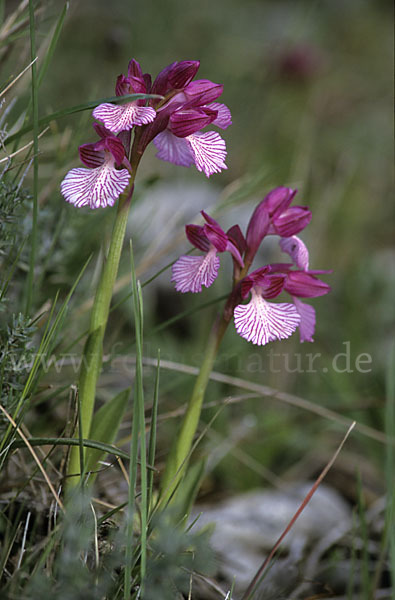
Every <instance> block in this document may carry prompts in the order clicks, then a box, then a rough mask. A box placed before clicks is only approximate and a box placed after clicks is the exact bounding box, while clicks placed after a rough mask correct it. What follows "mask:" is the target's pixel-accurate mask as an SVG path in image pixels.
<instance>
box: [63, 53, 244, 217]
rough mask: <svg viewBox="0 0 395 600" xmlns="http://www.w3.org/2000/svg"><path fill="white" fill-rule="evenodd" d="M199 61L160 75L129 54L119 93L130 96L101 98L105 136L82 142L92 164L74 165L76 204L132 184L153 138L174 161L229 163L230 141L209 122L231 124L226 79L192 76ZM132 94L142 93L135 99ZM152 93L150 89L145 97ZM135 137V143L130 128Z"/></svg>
mask: <svg viewBox="0 0 395 600" xmlns="http://www.w3.org/2000/svg"><path fill="white" fill-rule="evenodd" d="M198 69H199V61H179V62H174V63H172V64H171V65H169V66H167V67H166V68H165V69H163V71H161V72H160V73H159V75H158V76H157V78H156V79H155V81H154V82H153V83H152V82H151V76H150V75H149V74H148V73H144V74H143V72H142V70H141V67H140V65H139V63H138V62H137V61H136V60H134V59H133V60H131V61H130V63H129V67H128V73H127V75H119V77H118V79H117V82H116V86H115V93H116V95H117V96H119V97H122V96H129V98H128V99H127V100H126V101H125V103H124V104H111V103H108V102H106V103H103V104H100V105H99V106H97V107H96V108H95V109H94V111H93V113H92V114H93V117H94V118H95V119H97V121H99V123H95V124H94V126H93V127H94V129H95V131H96V133H97V134H98V135H99V138H100V139H99V141H97V142H96V143H94V144H83V145H82V146H80V148H79V153H80V158H81V161H82V162H83V163H84V165H85V166H86V167H87V168H76V169H71V171H69V172H68V173H67V175H66V177H65V178H64V180H63V181H62V184H61V192H62V194H63V196H64V198H65V200H66V201H67V202H70V203H71V204H74V205H75V206H78V207H81V206H89V207H90V208H92V209H94V208H99V207H105V206H112V205H113V204H114V202H115V201H116V200H117V198H119V196H120V194H121V193H122V192H123V191H125V190H126V188H127V187H128V185H129V182H130V179H131V177H132V176H133V169H134V165H137V164H138V161H139V160H140V157H141V155H142V154H143V152H144V150H145V148H146V147H147V145H148V144H149V143H150V142H151V141H153V143H154V145H155V146H156V147H157V149H158V153H157V155H156V156H157V157H158V158H160V159H162V160H165V161H168V162H171V163H173V164H175V165H181V166H185V167H189V166H191V165H195V166H196V168H197V169H198V170H199V171H201V172H203V173H204V174H205V175H206V176H207V177H209V176H210V175H212V174H213V173H219V172H220V171H221V170H223V169H226V168H227V167H226V165H225V158H226V146H225V142H224V140H223V139H222V138H221V136H220V135H219V134H218V133H217V132H215V131H212V130H209V131H202V129H204V128H205V127H207V126H208V125H215V126H217V127H219V128H221V129H226V128H227V127H228V126H229V125H231V123H232V120H231V114H230V110H229V108H228V107H227V106H225V104H221V103H219V102H216V100H217V99H218V98H219V96H221V94H222V91H223V86H222V85H220V84H217V83H213V82H212V81H209V80H207V79H198V80H194V81H193V79H194V77H195V75H196V73H197V71H198ZM130 95H138V96H136V98H135V99H133V98H132V99H130ZM147 95H149V96H148V97H147ZM132 130H133V131H134V134H135V135H134V141H133V144H131V133H132Z"/></svg>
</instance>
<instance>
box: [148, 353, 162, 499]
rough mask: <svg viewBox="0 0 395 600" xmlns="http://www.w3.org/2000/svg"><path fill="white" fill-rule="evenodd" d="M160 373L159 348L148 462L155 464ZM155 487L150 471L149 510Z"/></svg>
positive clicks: (152, 474)
mask: <svg viewBox="0 0 395 600" xmlns="http://www.w3.org/2000/svg"><path fill="white" fill-rule="evenodd" d="M159 374H160V351H159V350H158V363H157V367H156V374H155V387H154V399H153V403H152V411H151V426H150V434H149V444H148V464H150V465H154V463H155V449H156V427H157V420H158V402H159ZM153 488H154V473H153V471H150V472H149V473H148V496H147V506H148V510H149V509H150V507H151V504H152V492H153Z"/></svg>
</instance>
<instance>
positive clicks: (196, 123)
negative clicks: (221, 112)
mask: <svg viewBox="0 0 395 600" xmlns="http://www.w3.org/2000/svg"><path fill="white" fill-rule="evenodd" d="M215 117H216V113H215V112H214V111H212V110H207V111H205V110H202V109H198V108H190V109H185V110H183V109H181V110H178V111H176V112H175V113H173V114H172V115H171V117H170V121H169V129H170V131H171V133H173V134H174V135H176V136H177V137H180V138H184V137H187V136H188V135H192V134H193V133H196V131H200V129H202V128H203V127H206V125H209V124H210V123H212V122H213V121H214V119H215Z"/></svg>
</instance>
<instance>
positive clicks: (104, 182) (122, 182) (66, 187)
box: [60, 125, 130, 209]
mask: <svg viewBox="0 0 395 600" xmlns="http://www.w3.org/2000/svg"><path fill="white" fill-rule="evenodd" d="M95 130H96V132H97V133H98V134H99V135H100V136H101V139H100V140H99V141H98V142H96V143H94V144H83V145H82V146H80V147H79V155H80V159H81V161H82V162H83V163H84V165H86V166H87V167H88V168H87V169H84V168H82V167H80V168H76V169H71V171H69V172H68V173H67V175H66V177H65V178H64V179H63V181H62V183H61V185H60V189H61V192H62V194H63V196H64V198H65V200H66V202H70V204H74V206H77V207H78V208H80V207H83V206H89V208H92V209H95V208H99V207H106V206H113V205H114V203H115V201H116V200H117V199H118V198H119V196H120V195H121V194H122V192H124V191H125V189H126V188H127V186H128V184H129V179H130V171H129V169H130V164H129V162H128V160H127V159H126V157H125V148H124V146H123V144H122V142H121V141H120V140H119V139H118V138H117V137H115V136H113V135H112V134H111V133H110V132H109V131H107V130H106V129H105V128H104V127H101V126H100V125H96V126H95ZM122 165H124V166H126V167H127V168H126V169H120V168H119V167H121V166H122Z"/></svg>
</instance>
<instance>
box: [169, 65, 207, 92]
mask: <svg viewBox="0 0 395 600" xmlns="http://www.w3.org/2000/svg"><path fill="white" fill-rule="evenodd" d="M199 66H200V61H199V60H181V61H180V62H178V63H175V65H174V66H173V68H172V69H171V70H170V72H169V78H168V80H169V83H170V84H171V86H172V87H173V88H174V89H176V90H180V89H183V88H184V87H185V86H186V85H188V83H190V82H191V81H192V79H193V78H194V77H195V75H196V73H197V72H198V69H199Z"/></svg>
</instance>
